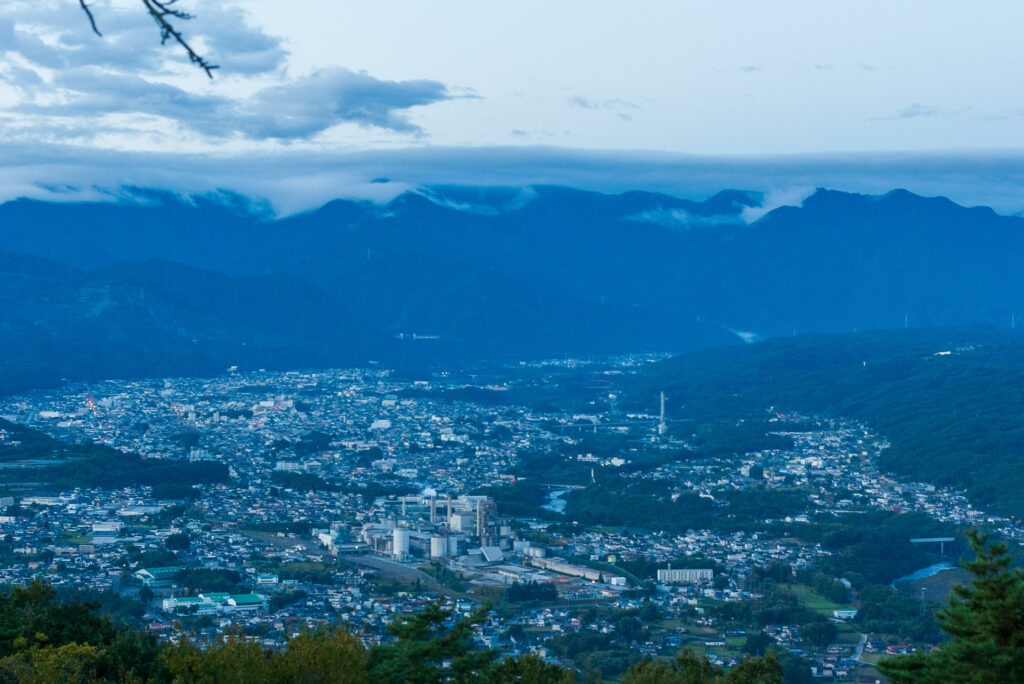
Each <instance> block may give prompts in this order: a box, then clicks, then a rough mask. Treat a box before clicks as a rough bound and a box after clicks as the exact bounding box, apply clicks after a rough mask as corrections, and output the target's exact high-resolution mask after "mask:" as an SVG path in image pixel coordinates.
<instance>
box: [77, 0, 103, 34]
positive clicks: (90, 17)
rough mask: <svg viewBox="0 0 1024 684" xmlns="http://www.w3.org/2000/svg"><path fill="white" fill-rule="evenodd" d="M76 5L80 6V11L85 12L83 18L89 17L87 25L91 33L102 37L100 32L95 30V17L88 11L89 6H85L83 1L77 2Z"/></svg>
mask: <svg viewBox="0 0 1024 684" xmlns="http://www.w3.org/2000/svg"><path fill="white" fill-rule="evenodd" d="M78 4H79V5H81V7H82V11H83V12H85V16H87V17H89V25H90V26H92V32H93V33H95V34H96V35H97V36H102V35H103V34H102V33H100V30H99V29H98V28H96V17H94V16H92V10H91V9H89V5H87V4H85V0H78Z"/></svg>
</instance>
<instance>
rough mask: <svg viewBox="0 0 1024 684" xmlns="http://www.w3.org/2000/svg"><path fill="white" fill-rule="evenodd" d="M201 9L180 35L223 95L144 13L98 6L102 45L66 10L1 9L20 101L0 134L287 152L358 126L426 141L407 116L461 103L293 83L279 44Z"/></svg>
mask: <svg viewBox="0 0 1024 684" xmlns="http://www.w3.org/2000/svg"><path fill="white" fill-rule="evenodd" d="M196 11H197V14H198V15H199V16H200V18H201V19H202V21H199V20H193V21H187V22H185V21H179V24H180V26H179V28H181V29H182V30H184V31H185V32H186V37H187V38H188V40H189V41H190V42H191V43H192V44H193V46H194V47H196V49H197V51H199V52H200V53H201V54H203V56H204V57H207V58H208V59H209V61H210V62H212V63H215V64H216V63H219V64H221V65H222V69H221V71H219V72H218V78H219V79H220V81H219V82H218V84H217V85H218V87H217V88H215V89H211V88H210V85H209V84H207V83H205V82H204V81H205V79H199V78H198V76H197V75H196V73H195V72H194V67H192V66H190V65H188V64H187V60H186V59H185V57H184V55H183V54H182V52H181V51H180V50H177V49H175V48H174V46H171V45H161V43H160V40H159V36H158V35H157V34H156V32H155V31H154V27H153V25H152V24H153V22H152V21H150V20H149V19H148V17H147V16H146V14H145V13H144V12H142V11H140V9H139V8H138V7H137V3H132V5H129V6H121V5H116V4H109V5H103V4H101V3H96V5H94V6H93V13H94V15H95V17H96V20H97V24H98V25H99V27H100V30H101V31H102V32H103V36H102V37H99V36H96V35H95V34H93V33H91V32H90V31H89V30H88V24H87V22H86V18H85V16H84V15H83V13H82V12H81V11H79V10H78V9H77V8H76V6H74V5H72V4H69V3H67V2H62V3H54V2H52V1H46V0H42V1H40V2H38V3H26V2H18V1H17V0H15V1H14V2H12V3H10V4H8V5H7V6H5V7H4V8H0V55H2V56H3V58H4V59H3V65H2V66H0V83H2V84H3V85H6V86H7V88H8V91H9V92H10V93H11V94H12V97H8V98H4V99H3V100H0V135H2V137H3V139H5V140H7V141H12V140H19V139H21V140H39V139H43V140H48V141H51V142H74V143H77V144H81V143H88V142H95V141H96V140H97V139H99V138H100V137H101V136H106V137H107V138H110V137H114V138H117V137H121V138H123V139H124V140H126V141H130V140H132V139H133V138H135V137H140V136H147V137H150V138H153V137H158V136H161V135H162V136H164V137H163V138H162V140H174V135H175V132H176V131H187V132H189V133H191V134H193V135H194V137H195V138H197V139H199V140H205V141H206V142H212V143H218V142H224V141H226V140H251V141H264V140H271V139H273V140H277V141H284V142H290V141H295V140H309V139H312V138H314V137H316V136H318V135H319V134H321V133H323V132H325V131H328V130H330V129H332V128H334V127H336V126H338V125H341V124H354V125H356V126H359V127H363V128H376V129H381V130H384V131H389V132H392V133H397V134H405V135H412V136H415V137H422V136H423V135H425V131H423V129H422V128H421V127H420V126H418V125H416V124H415V123H413V122H412V121H411V120H410V118H409V111H410V110H411V109H412V108H413V107H419V106H424V105H430V104H433V103H437V102H442V101H445V100H449V99H452V98H453V95H451V94H450V93H449V92H448V88H447V87H446V86H445V85H444V84H443V83H440V82H438V81H433V80H427V79H414V80H404V81H393V80H386V79H380V78H377V77H374V76H373V75H371V74H369V73H367V72H365V71H353V70H350V69H346V68H342V67H339V66H330V67H324V68H320V69H315V70H313V71H311V72H310V73H308V74H306V75H302V76H291V75H289V74H288V70H287V61H288V51H287V50H286V48H285V47H284V43H283V41H282V39H281V38H279V37H276V36H272V35H270V34H268V33H266V32H265V31H264V30H263V29H262V28H260V27H257V26H254V25H252V24H250V23H249V21H248V17H247V15H246V13H245V12H244V10H243V9H242V8H241V7H240V6H238V5H234V4H231V3H204V4H203V5H202V6H201V7H200V8H199V9H197V10H196ZM225 80H227V81H229V83H225V82H224V81H225ZM460 97H466V96H465V95H463V96H460ZM168 126H169V127H170V128H168Z"/></svg>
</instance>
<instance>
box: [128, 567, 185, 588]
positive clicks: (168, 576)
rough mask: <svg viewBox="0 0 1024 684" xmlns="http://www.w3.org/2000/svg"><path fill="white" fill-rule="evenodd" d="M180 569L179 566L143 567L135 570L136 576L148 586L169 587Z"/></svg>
mask: <svg viewBox="0 0 1024 684" xmlns="http://www.w3.org/2000/svg"><path fill="white" fill-rule="evenodd" d="M180 570H181V568H180V567H178V566H168V567H165V568H142V569H141V570H136V571H135V573H134V577H135V579H137V580H139V581H140V582H142V584H143V585H145V586H147V587H169V586H171V585H172V584H174V576H175V575H176V574H178V571H180Z"/></svg>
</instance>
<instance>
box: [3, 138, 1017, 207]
mask: <svg viewBox="0 0 1024 684" xmlns="http://www.w3.org/2000/svg"><path fill="white" fill-rule="evenodd" d="M382 179H387V182H381V181H382ZM428 185H458V186H476V187H479V186H500V187H504V188H525V187H528V186H531V185H564V186H569V187H575V188H581V189H585V190H594V191H599V192H609V193H619V192H625V191H629V190H648V191H653V192H663V193H666V194H669V195H674V196H677V197H683V198H689V199H702V198H706V197H710V196H711V195H713V194H715V193H716V192H718V191H720V190H723V189H728V188H733V189H741V190H750V191H755V192H761V193H763V196H764V203H763V205H762V206H761V207H760V208H757V209H752V210H749V211H748V212H745V213H744V215H743V219H744V220H746V221H754V220H756V219H757V218H759V217H760V215H762V214H763V213H764V212H766V211H768V210H770V209H774V208H775V207H777V206H780V205H787V204H789V205H792V204H800V203H801V202H802V200H803V198H805V197H806V196H807V195H808V194H810V193H811V192H812V191H813V189H814V188H815V187H827V188H831V189H835V190H845V191H850V192H861V193H867V194H884V193H886V192H889V191H890V190H893V189H895V188H905V189H907V190H910V191H911V192H914V193H917V194H921V195H945V196H947V197H949V198H950V199H952V200H953V201H955V202H957V203H959V204H963V205H967V206H972V205H987V206H991V207H993V208H994V209H996V211H998V212H1000V213H1004V214H1021V213H1024V199H1022V198H1021V195H1020V191H1019V188H1020V187H1021V186H1022V185H1024V153H1021V152H1012V151H1010V152H1002V153H996V152H986V153H984V154H972V153H945V154H913V155H911V154H902V155H893V154H875V155H868V154H851V155H842V156H839V155H827V156H826V155H791V156H759V157H757V156H752V157H703V156H694V155H681V154H664V153H652V152H621V151H586V150H569V149H564V148H552V147H479V148H441V147H418V148H406V149H392V150H374V151H361V152H350V153H342V152H315V151H313V152H311V151H309V150H298V149H296V150H288V149H278V150H275V151H268V152H260V153H240V154H234V155H219V156H213V155H208V154H175V153H170V152H168V153H151V152H119V151H104V150H96V149H92V148H85V147H77V148H75V147H69V146H66V145H45V144H37V143H36V144H33V143H17V144H13V145H5V146H3V147H0V201H7V200H11V199H15V198H18V197H32V198H37V199H45V200H51V201H71V202H73V201H119V200H128V199H130V195H131V194H132V193H131V192H130V191H128V192H126V191H125V187H126V186H134V187H141V188H154V189H160V190H166V191H170V192H175V193H179V194H182V195H198V194H209V193H218V192H222V191H229V192H233V193H238V194H240V195H243V196H245V197H247V198H249V199H251V200H254V201H257V202H261V203H266V204H269V205H270V206H272V207H273V210H274V211H275V212H276V213H278V214H281V215H287V214H292V213H296V212H301V211H308V210H311V209H315V208H317V207H319V206H322V205H323V204H325V203H326V202H328V201H330V200H332V199H336V198H360V199H368V200H372V201H379V202H384V201H388V200H390V199H392V198H393V197H395V196H396V195H398V194H400V193H402V192H404V191H406V190H408V189H412V188H418V187H422V186H428ZM516 196H517V197H518V196H519V195H516Z"/></svg>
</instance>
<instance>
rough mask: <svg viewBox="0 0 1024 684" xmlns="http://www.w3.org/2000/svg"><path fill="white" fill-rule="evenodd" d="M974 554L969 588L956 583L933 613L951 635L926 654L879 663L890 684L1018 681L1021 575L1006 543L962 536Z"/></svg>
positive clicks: (1023, 603) (1022, 632)
mask: <svg viewBox="0 0 1024 684" xmlns="http://www.w3.org/2000/svg"><path fill="white" fill-rule="evenodd" d="M967 537H968V540H969V541H970V544H971V548H972V549H973V550H974V552H975V554H976V558H975V559H974V560H973V561H970V562H967V563H964V568H965V569H966V570H968V571H969V572H970V573H971V575H972V582H971V584H970V586H957V587H956V588H955V589H954V595H953V596H952V597H950V600H949V605H947V606H946V607H945V608H944V609H942V610H941V611H939V613H938V614H937V615H936V616H935V617H936V620H937V621H938V623H939V625H940V626H941V627H942V629H943V630H944V631H945V632H946V633H948V634H949V635H950V637H952V638H951V639H950V641H948V642H946V643H944V644H942V645H941V646H939V647H938V648H937V649H936V650H935V651H933V652H932V653H930V654H923V653H915V654H913V655H910V656H906V657H901V658H894V659H892V660H889V661H886V662H883V663H881V664H880V665H879V669H881V670H882V672H883V673H884V674H885V675H886V676H887V677H888V678H889V679H890V680H891V681H892V682H893V684H958V683H961V682H962V683H964V684H968V683H969V684H997V683H1002V682H1021V681H1024V573H1022V572H1021V570H1020V569H1018V568H1010V562H1011V560H1010V556H1009V554H1008V553H1007V549H1006V544H1003V543H993V544H989V537H988V535H987V534H984V533H981V532H978V531H976V530H971V531H970V532H968V534H967Z"/></svg>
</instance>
